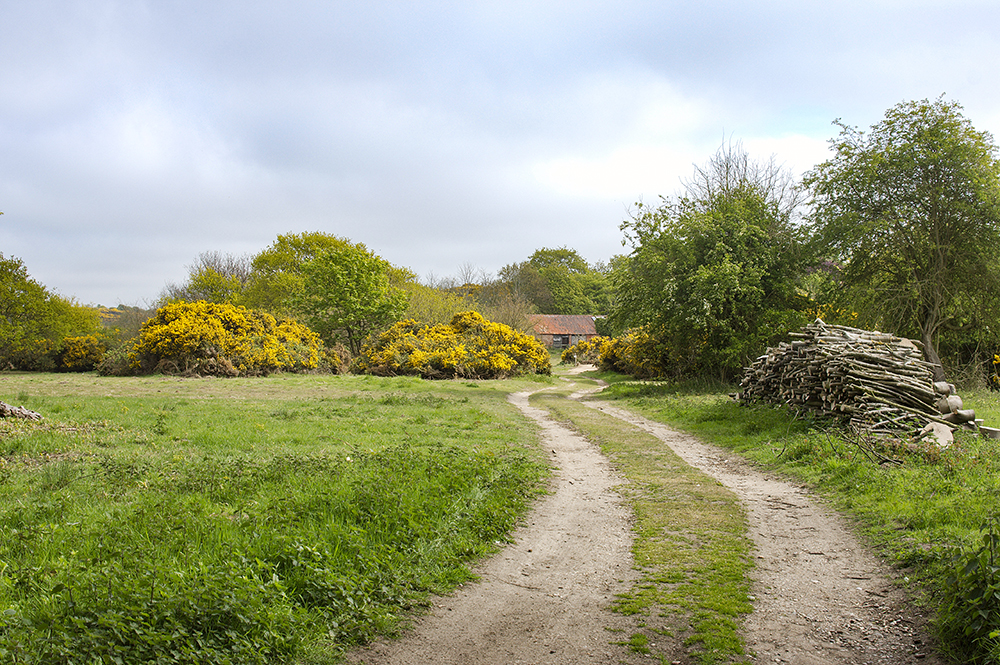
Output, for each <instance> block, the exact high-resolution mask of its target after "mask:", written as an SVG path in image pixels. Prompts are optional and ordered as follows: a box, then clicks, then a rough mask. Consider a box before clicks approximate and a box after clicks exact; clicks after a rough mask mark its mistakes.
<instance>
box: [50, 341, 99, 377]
mask: <svg viewBox="0 0 1000 665" xmlns="http://www.w3.org/2000/svg"><path fill="white" fill-rule="evenodd" d="M105 350H106V347H105V344H104V342H102V341H101V340H99V339H97V336H96V335H83V336H81V337H67V338H65V339H64V340H63V341H62V348H61V350H60V351H59V355H58V357H57V365H58V369H60V370H63V371H66V372H89V371H90V370H92V369H94V368H95V367H97V366H98V365H99V364H100V363H101V361H102V360H104V353H105Z"/></svg>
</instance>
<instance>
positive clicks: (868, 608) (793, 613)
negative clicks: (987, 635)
mask: <svg viewBox="0 0 1000 665" xmlns="http://www.w3.org/2000/svg"><path fill="white" fill-rule="evenodd" d="M577 397H579V395H577ZM510 399H511V402H512V403H513V404H514V405H516V406H517V407H518V408H519V409H521V410H522V411H523V412H524V413H525V414H526V415H528V416H529V417H531V418H533V419H535V420H536V421H537V422H538V423H539V426H540V428H541V432H542V438H543V445H545V446H546V447H548V448H549V449H550V450H551V451H552V463H553V465H554V467H555V468H556V469H557V472H556V474H555V478H554V481H553V482H554V486H553V491H552V493H551V494H549V495H547V496H546V497H545V498H544V499H543V500H542V501H540V502H539V503H538V505H537V506H536V507H535V509H534V510H533V511H532V513H531V514H530V515H529V516H528V518H527V520H526V522H525V524H524V525H523V526H522V527H521V528H519V529H518V530H517V532H516V533H515V534H514V539H515V542H514V544H513V545H511V546H509V547H507V548H505V549H504V550H503V551H502V552H501V553H500V554H498V555H497V556H496V557H494V558H492V559H490V560H488V561H486V562H484V563H483V564H482V566H481V567H480V568H479V569H477V571H476V572H477V573H478V574H479V575H480V576H481V582H479V583H476V584H470V585H465V586H464V587H463V588H462V589H460V590H459V591H458V592H457V593H455V594H453V595H451V596H448V597H444V598H439V599H437V600H435V602H434V607H433V609H432V612H431V613H430V614H429V615H428V616H425V617H421V618H420V619H418V620H417V622H416V624H415V627H414V629H413V630H412V631H410V632H408V633H407V634H406V635H404V636H403V637H402V638H401V639H399V640H395V641H386V642H380V643H377V644H375V645H372V646H370V647H366V648H363V649H359V650H356V651H354V652H352V653H350V654H349V655H348V660H349V661H350V662H353V663H366V664H376V663H379V664H393V665H395V664H403V663H407V664H409V663H413V664H416V663H442V664H459V663H463V664H468V665H479V664H486V663H490V664H499V663H537V664H541V663H640V662H642V663H648V662H650V658H649V657H643V656H641V655H639V654H635V653H632V652H630V651H629V650H628V649H627V648H626V647H624V646H622V645H618V644H614V642H616V641H621V640H626V639H627V638H628V635H629V634H630V633H629V630H630V629H631V628H632V623H631V621H632V620H631V619H629V618H626V617H622V616H620V615H617V614H614V613H612V612H610V611H608V604H609V603H610V601H611V599H612V597H613V595H614V594H615V593H616V592H619V591H624V590H625V589H627V588H628V586H629V584H630V582H631V581H632V580H633V579H635V577H634V573H633V571H632V559H631V551H630V548H631V542H632V541H631V529H630V525H629V519H630V516H629V513H628V511H627V510H626V508H625V507H624V506H623V505H622V504H621V501H620V498H619V496H618V495H617V493H616V492H615V491H614V486H615V485H616V484H619V483H620V482H621V481H620V479H618V478H617V477H616V476H615V475H614V472H613V469H612V468H611V466H610V464H609V463H608V461H607V460H606V459H605V458H604V457H603V456H602V455H601V454H600V451H599V450H598V449H597V447H596V446H594V445H593V444H591V443H589V442H588V441H586V440H585V439H583V438H582V437H580V436H579V435H577V434H576V433H575V432H573V431H571V430H569V429H567V428H565V427H563V426H561V425H559V424H557V423H555V422H553V421H552V420H551V419H549V418H548V416H547V414H546V412H544V411H541V410H539V409H536V408H533V407H531V406H529V405H528V393H520V394H516V395H512V396H511V398H510ZM585 403H586V404H588V406H592V407H594V408H597V409H600V410H601V411H603V412H604V413H606V414H609V415H612V416H614V417H616V418H620V419H621V420H623V421H625V422H628V423H631V424H633V425H635V426H638V427H640V428H642V429H644V430H646V431H648V432H650V433H652V434H653V435H655V436H656V437H658V438H659V439H660V440H662V441H663V442H664V443H665V444H666V445H668V446H670V447H671V448H672V449H673V450H674V452H676V453H677V454H678V455H679V456H680V457H681V458H682V459H684V460H685V461H686V462H687V463H688V464H690V465H692V466H694V467H696V468H698V469H700V470H702V471H703V472H705V473H707V474H709V475H711V476H714V477H715V478H718V479H719V480H720V482H722V483H723V484H724V485H725V486H726V487H728V488H729V489H730V490H732V491H733V492H734V493H735V494H736V495H737V496H738V497H739V498H740V500H741V502H742V503H743V505H744V506H745V509H746V510H747V514H748V520H749V523H750V536H751V537H752V538H753V540H754V543H755V545H756V556H757V563H758V568H757V580H756V582H755V591H754V594H755V602H754V607H755V609H754V612H753V614H752V615H751V616H750V617H749V619H748V621H747V626H746V631H747V634H746V642H747V648H748V650H749V652H750V653H751V654H753V656H754V657H753V662H757V663H793V664H796V665H819V664H831V665H832V664H848V663H849V664H862V663H871V664H880V665H897V664H903V663H929V664H933V665H938V664H939V663H940V662H941V661H939V660H938V659H936V658H935V657H934V656H932V655H931V654H930V653H929V652H928V646H929V645H928V639H927V637H926V636H925V635H924V634H923V631H922V628H921V626H920V625H919V621H917V620H915V619H914V618H913V616H912V615H911V613H910V611H909V610H908V609H907V607H906V601H905V598H904V596H903V593H902V592H901V591H900V590H899V589H897V588H896V587H894V586H893V585H892V583H891V582H889V578H888V574H887V571H886V570H885V569H884V567H883V566H882V565H881V564H880V563H879V562H878V561H877V560H875V559H874V558H873V557H871V556H870V555H868V554H867V553H865V552H864V551H863V550H862V549H861V547H860V546H859V545H858V543H857V542H856V540H855V539H854V538H853V536H852V535H851V534H850V532H849V531H848V530H847V528H846V526H845V523H844V521H843V520H842V519H841V518H840V517H839V516H837V515H836V514H835V513H833V512H832V511H828V510H826V509H824V508H823V507H822V506H821V505H820V504H818V503H817V502H816V501H815V500H814V499H812V498H810V497H809V496H808V495H807V493H806V492H805V491H803V490H802V489H801V488H799V487H796V486H794V485H792V484H790V483H787V482H784V481H779V480H776V479H772V478H767V477H765V476H763V475H762V474H760V473H759V472H757V471H755V470H754V469H752V468H751V467H749V466H748V465H746V464H745V463H744V462H742V461H741V460H739V459H738V458H735V457H730V456H729V455H727V454H726V453H724V452H722V451H720V450H718V449H715V448H712V447H709V446H706V445H704V444H701V443H700V442H698V441H697V440H696V439H694V438H693V437H691V436H689V435H686V434H681V433H678V432H675V431H673V430H671V429H669V428H667V427H665V426H663V425H660V424H657V423H653V422H651V421H648V420H646V419H644V418H641V417H639V416H637V415H635V414H633V413H631V412H628V411H625V410H622V409H619V408H617V407H614V406H611V405H609V404H606V403H602V402H598V401H589V402H585ZM653 651H654V653H655V652H656V651H657V650H656V649H655V647H654V649H653ZM663 655H664V656H666V658H667V661H666V662H678V663H687V662H693V661H691V660H690V659H689V657H690V656H689V654H687V653H683V652H681V653H674V654H663Z"/></svg>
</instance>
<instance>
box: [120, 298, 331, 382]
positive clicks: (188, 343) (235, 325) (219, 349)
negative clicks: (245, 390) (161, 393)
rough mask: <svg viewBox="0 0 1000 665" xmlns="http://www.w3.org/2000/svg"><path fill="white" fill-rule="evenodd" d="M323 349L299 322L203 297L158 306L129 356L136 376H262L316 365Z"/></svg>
mask: <svg viewBox="0 0 1000 665" xmlns="http://www.w3.org/2000/svg"><path fill="white" fill-rule="evenodd" d="M322 352H323V344H322V342H321V341H320V338H319V335H317V334H316V333H314V332H313V331H311V330H309V328H307V327H305V326H303V325H302V324H300V323H297V322H296V321H293V320H290V319H285V320H283V321H280V322H279V321H276V320H275V319H274V317H273V316H271V315H270V314H268V313H266V312H260V311H256V310H252V309H247V308H245V307H240V306H236V305H230V304H223V303H210V302H205V301H204V300H200V301H198V302H193V303H183V302H182V303H172V304H169V305H165V306H163V307H161V308H160V309H158V310H157V311H156V314H155V315H154V316H153V317H152V318H151V319H149V320H148V321H147V322H146V323H144V324H143V325H142V328H141V330H140V331H139V336H138V338H136V340H135V342H134V343H133V346H132V347H131V349H130V350H129V352H128V360H129V370H130V371H131V372H132V373H137V374H149V373H152V372H163V373H166V374H186V375H214V376H259V375H266V374H270V373H272V372H275V371H279V370H281V371H289V372H298V371H304V370H308V369H315V368H317V367H319V363H320V357H321V353H322Z"/></svg>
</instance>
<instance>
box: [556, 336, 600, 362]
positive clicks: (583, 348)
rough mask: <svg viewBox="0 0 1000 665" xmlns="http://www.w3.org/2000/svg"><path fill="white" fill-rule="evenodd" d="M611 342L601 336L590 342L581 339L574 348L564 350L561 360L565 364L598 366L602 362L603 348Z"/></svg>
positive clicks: (591, 339) (593, 338)
mask: <svg viewBox="0 0 1000 665" xmlns="http://www.w3.org/2000/svg"><path fill="white" fill-rule="evenodd" d="M610 342H611V338H610V337H601V336H600V335H598V336H597V337H592V338H590V339H589V340H587V339H581V340H580V341H579V342H577V343H576V344H574V345H573V346H570V347H567V348H566V349H564V350H563V352H562V354H561V355H560V356H559V359H560V360H561V361H562V362H563V363H593V364H597V363H599V362H600V360H601V348H602V347H603V345H605V344H609V343H610Z"/></svg>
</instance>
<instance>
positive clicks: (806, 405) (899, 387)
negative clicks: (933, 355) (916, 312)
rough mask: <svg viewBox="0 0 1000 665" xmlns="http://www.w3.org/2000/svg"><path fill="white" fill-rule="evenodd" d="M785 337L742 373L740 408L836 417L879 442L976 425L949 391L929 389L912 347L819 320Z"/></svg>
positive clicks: (928, 372)
mask: <svg viewBox="0 0 1000 665" xmlns="http://www.w3.org/2000/svg"><path fill="white" fill-rule="evenodd" d="M789 336H790V337H791V341H790V342H782V343H781V344H780V346H778V348H771V349H768V350H767V353H765V354H764V355H762V356H761V357H759V358H758V359H757V360H756V361H755V362H754V363H753V364H752V365H751V366H750V367H748V368H747V369H746V372H745V373H744V376H743V380H742V383H741V391H740V394H739V398H740V399H741V400H744V401H747V402H769V403H781V404H788V405H790V406H792V407H793V408H796V409H798V410H801V411H810V412H815V413H821V414H828V415H835V416H837V417H840V418H842V419H844V420H847V421H849V422H850V424H851V425H852V426H855V427H858V428H861V429H864V430H866V431H869V432H872V433H884V434H899V433H901V432H904V431H914V430H921V429H923V428H925V427H926V426H927V425H929V424H933V423H936V424H937V426H941V425H945V426H950V427H957V426H958V425H960V424H961V423H966V422H971V421H973V420H974V419H975V413H974V412H972V411H971V410H965V409H963V408H962V400H961V398H960V397H959V396H958V395H956V394H954V393H955V391H954V386H952V385H951V384H948V383H941V382H938V383H935V381H934V372H933V366H932V365H931V364H930V363H928V362H926V361H925V360H924V359H923V352H922V347H921V345H920V343H919V342H916V341H914V340H909V339H904V338H900V337H896V336H894V335H888V334H885V333H880V332H873V331H868V330H860V329H858V328H850V327H847V326H833V325H827V324H826V323H824V322H823V321H822V320H820V319H817V320H816V321H815V322H814V323H811V324H809V325H807V326H805V327H804V328H802V329H801V331H800V332H797V333H791V334H790V335H789Z"/></svg>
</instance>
